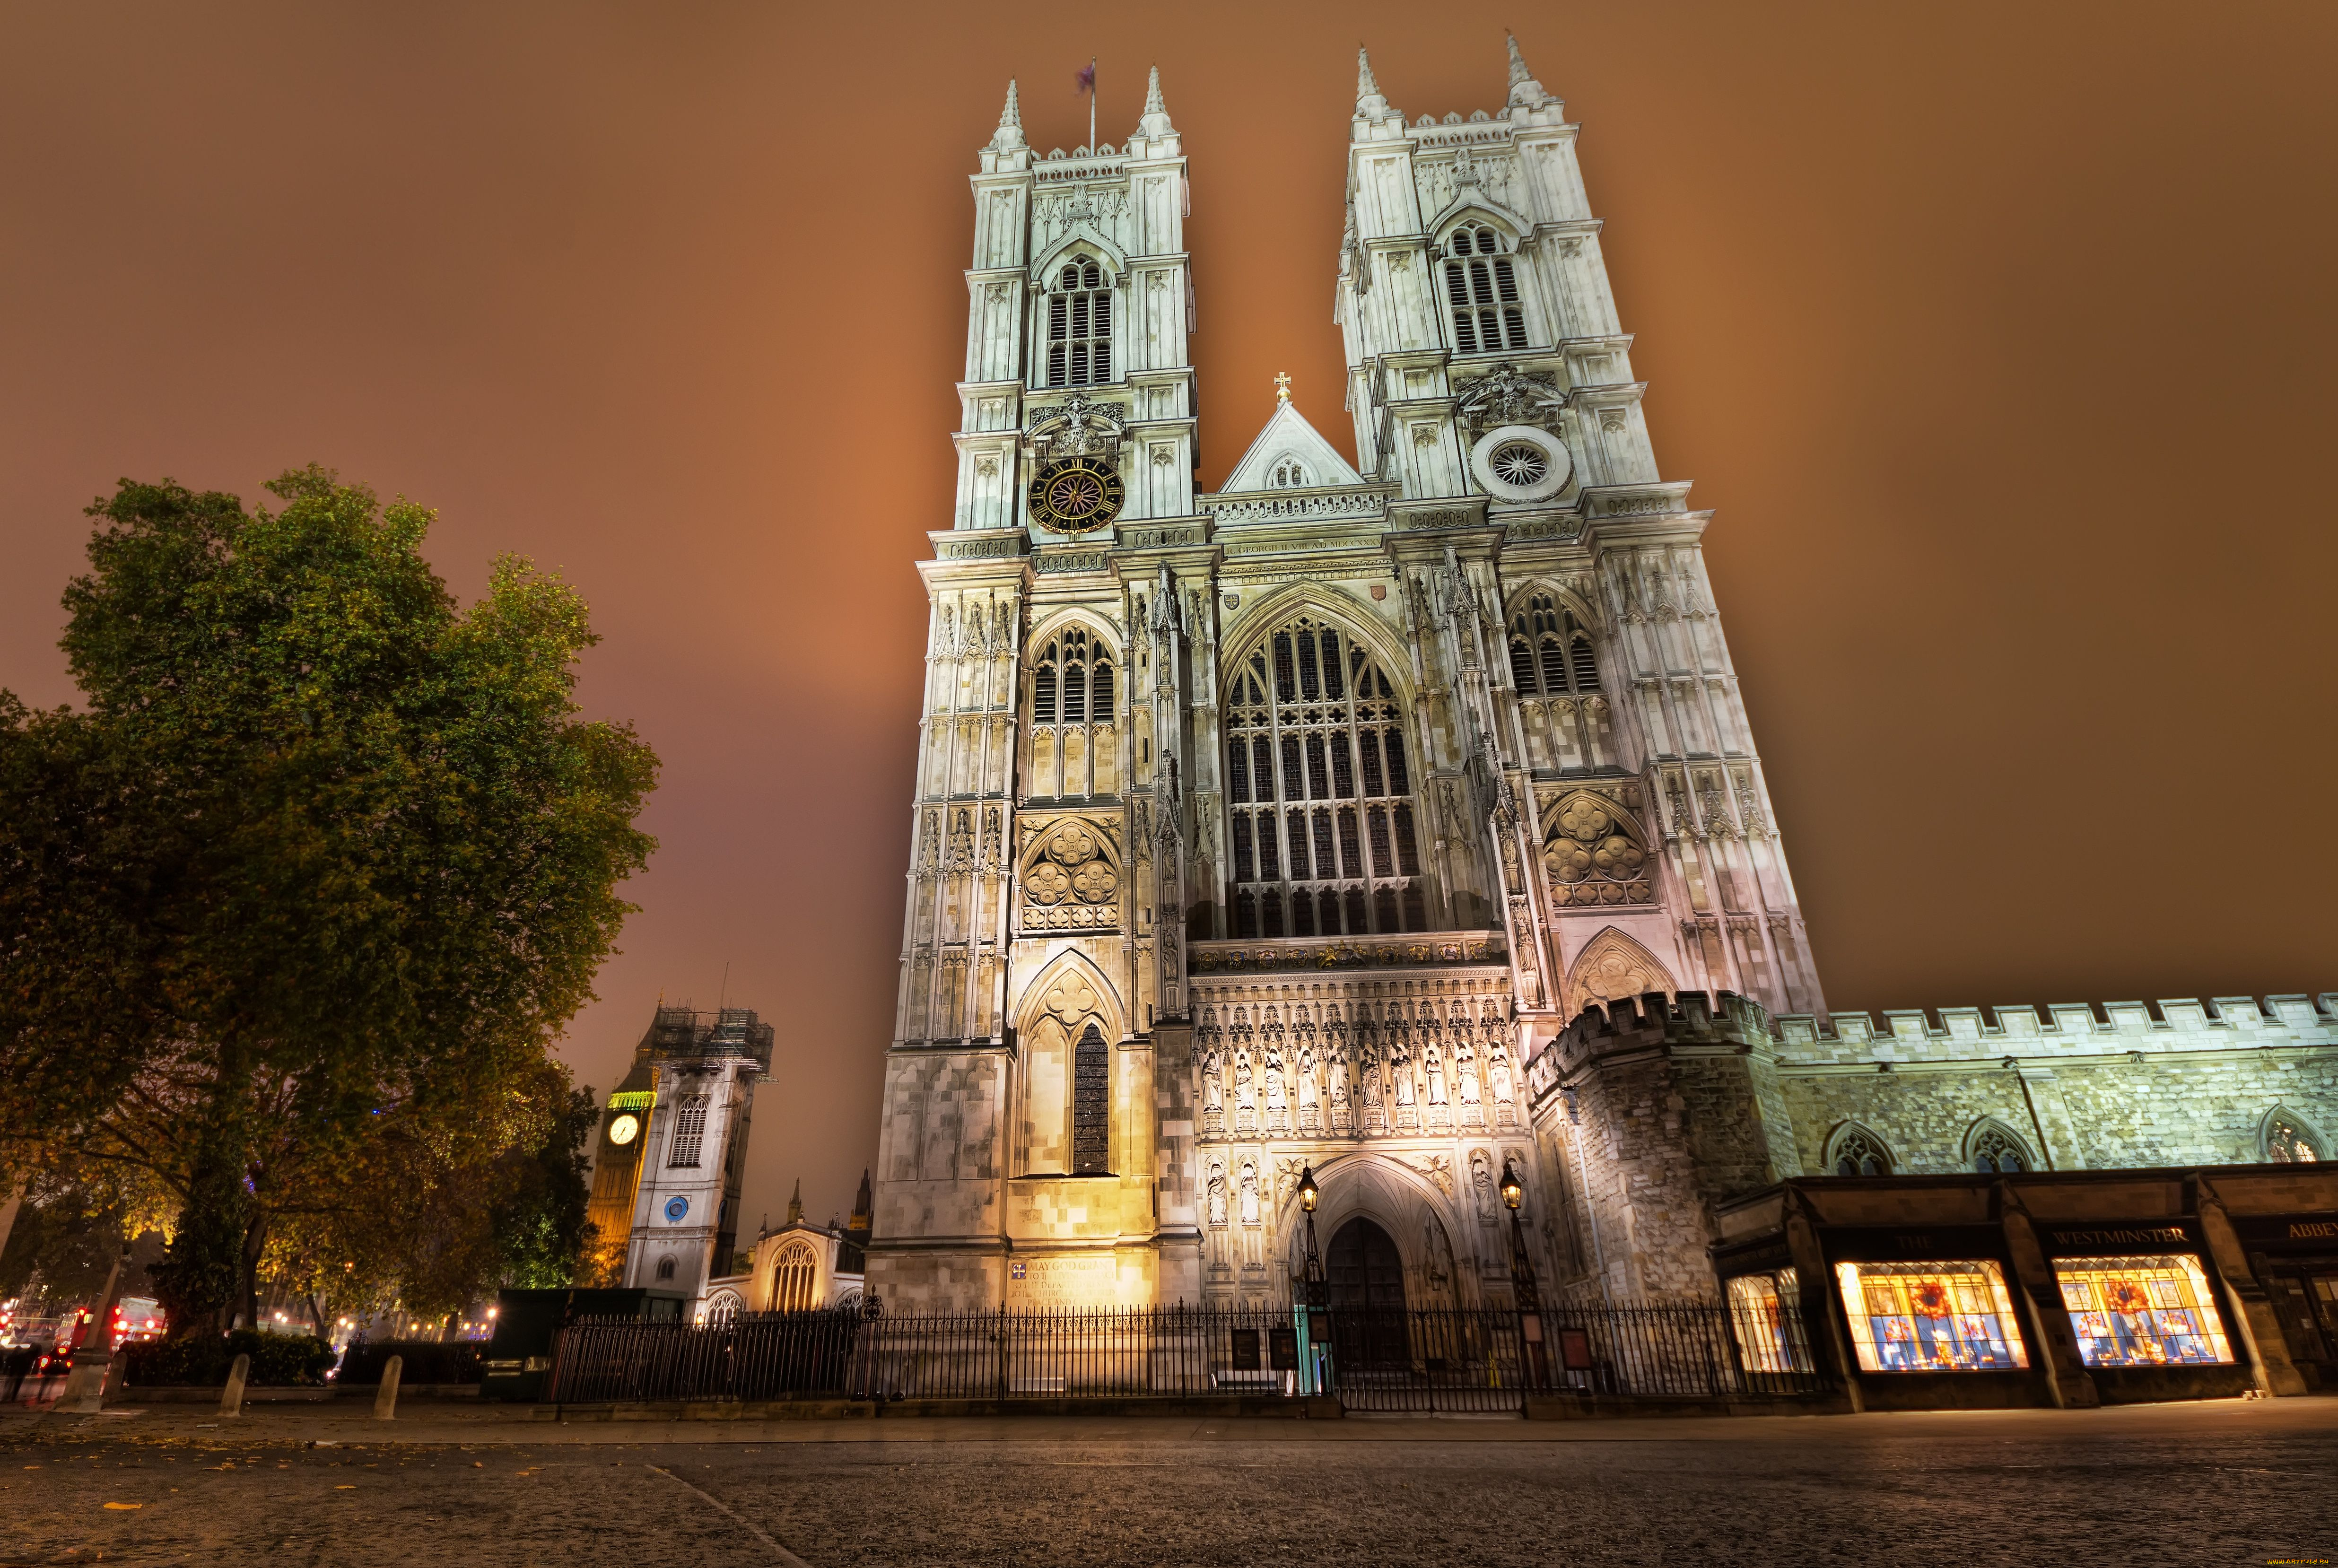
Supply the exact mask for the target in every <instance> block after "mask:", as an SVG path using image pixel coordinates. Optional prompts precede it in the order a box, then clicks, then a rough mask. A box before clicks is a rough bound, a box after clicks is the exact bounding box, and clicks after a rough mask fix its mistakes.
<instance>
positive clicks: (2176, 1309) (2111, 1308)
mask: <svg viewBox="0 0 2338 1568" xmlns="http://www.w3.org/2000/svg"><path fill="white" fill-rule="evenodd" d="M2054 1279H2055V1282H2056V1283H2057V1284H2058V1285H2060V1286H2061V1288H2062V1305H2063V1306H2064V1307H2065V1308H2068V1310H2069V1314H2070V1327H2071V1328H2073V1329H2075V1330H2077V1332H2078V1354H2079V1356H2080V1357H2083V1358H2084V1359H2085V1361H2086V1363H2087V1366H2089V1367H2178V1366H2186V1365H2193V1366H2200V1365H2207V1364H2211V1363H2217V1362H2225V1363H2229V1362H2230V1361H2231V1360H2232V1358H2233V1352H2232V1349H2231V1348H2230V1347H2229V1346H2228V1345H2226V1344H2225V1324H2224V1320H2223V1319H2222V1318H2218V1317H2217V1316H2216V1299H2215V1296H2214V1295H2213V1294H2211V1292H2210V1291H2209V1289H2208V1277H2207V1276H2206V1275H2205V1274H2204V1273H2202V1272H2201V1270H2200V1259H2197V1258H2195V1257H2193V1256H2191V1255H2190V1254H2189V1253H2183V1252H2177V1253H2172V1254H2169V1255H2168V1256H2166V1257H2161V1258H2057V1259H2054Z"/></svg>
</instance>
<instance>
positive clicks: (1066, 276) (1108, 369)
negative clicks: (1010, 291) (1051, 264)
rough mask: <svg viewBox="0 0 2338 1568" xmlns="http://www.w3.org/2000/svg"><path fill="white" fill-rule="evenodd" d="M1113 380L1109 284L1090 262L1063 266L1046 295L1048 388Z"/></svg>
mask: <svg viewBox="0 0 2338 1568" xmlns="http://www.w3.org/2000/svg"><path fill="white" fill-rule="evenodd" d="M1111 379H1112V280H1111V279H1109V278H1106V277H1105V274H1104V270H1103V269H1102V268H1100V267H1098V266H1097V265H1096V264H1095V262H1093V261H1072V262H1067V263H1066V265H1065V267H1064V270H1063V271H1061V272H1060V273H1058V274H1056V287H1055V290H1054V291H1053V292H1052V293H1050V294H1049V295H1048V296H1047V385H1048V386H1050V387H1096V386H1101V385H1102V384H1103V383H1105V382H1106V381H1109V380H1111Z"/></svg>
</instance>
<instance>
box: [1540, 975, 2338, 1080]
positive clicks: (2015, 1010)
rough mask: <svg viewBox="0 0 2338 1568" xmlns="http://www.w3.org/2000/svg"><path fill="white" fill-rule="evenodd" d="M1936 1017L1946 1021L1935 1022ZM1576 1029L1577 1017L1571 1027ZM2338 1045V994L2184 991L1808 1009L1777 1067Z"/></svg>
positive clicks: (1787, 1035) (1781, 1031)
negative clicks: (1822, 1012) (2148, 999)
mask: <svg viewBox="0 0 2338 1568" xmlns="http://www.w3.org/2000/svg"><path fill="white" fill-rule="evenodd" d="M1935 1018H1937V1019H1938V1022H1937V1023H1936V1022H1934V1020H1935ZM1570 1027H1572V1025H1570ZM2284 1045H2291V1046H2331V1047H2338V994H2333V993H2330V992H2324V993H2323V994H2322V995H2318V996H2305V995H2292V996H2267V997H2265V998H2264V999H2263V1000H2262V1001H2260V1000H2259V999H2258V998H2256V997H2254V996H2216V997H2211V998H2205V999H2203V998H2198V997H2188V996H2187V997H2181V998H2176V999H2171V1000H2166V1001H2160V1002H2152V1003H2144V1002H2107V1003H2103V1004H2100V1005H2097V1004H2094V1003H2088V1002H2069V1003H2059V1002H2058V1003H2053V1004H2049V1005H2048V1006H2047V1007H2046V1008H2045V1009H2044V1010H2043V1011H2042V1012H2041V1011H2040V1010H2039V1009H2038V1008H2037V1007H2034V1006H2031V1005H2027V1004H2018V1005H1999V1006H1995V1007H1991V1008H1989V1009H1987V1010H1986V1011H1984V1010H1983V1009H1981V1008H1979V1007H1942V1008H1939V1009H1937V1010H1934V1011H1927V1010H1926V1009H1924V1008H1920V1007H1912V1008H1901V1009H1895V1010H1892V1011H1890V1012H1886V1013H1884V1014H1881V1021H1880V1022H1879V1020H1878V1019H1877V1018H1876V1017H1874V1016H1871V1015H1870V1014H1865V1013H1836V1014H1832V1015H1831V1016H1830V1017H1828V1018H1826V1019H1825V1020H1824V1021H1823V1022H1822V1021H1821V1020H1820V1019H1818V1018H1815V1017H1813V1016H1812V1015H1811V1014H1807V1013H1800V1014H1786V1015H1784V1016H1783V1017H1780V1018H1779V1019H1778V1020H1777V1055H1778V1065H1779V1067H1780V1068H1781V1069H1782V1070H1784V1071H1789V1072H1791V1071H1793V1069H1795V1068H1797V1067H1814V1066H1833V1065H1852V1064H1860V1063H1903V1062H1904V1063H1917V1062H1958V1061H1970V1060H1972V1059H1976V1058H1983V1057H2005V1056H2020V1057H2055V1056H2068V1057H2073V1058H2076V1057H2087V1056H2102V1055H2107V1054H2114V1053H2118V1054H2127V1053H2135V1054H2151V1053H2174V1052H2186V1051H2230V1050H2242V1049H2252V1048H2261V1047H2267V1046H2274V1047H2278V1046H2284Z"/></svg>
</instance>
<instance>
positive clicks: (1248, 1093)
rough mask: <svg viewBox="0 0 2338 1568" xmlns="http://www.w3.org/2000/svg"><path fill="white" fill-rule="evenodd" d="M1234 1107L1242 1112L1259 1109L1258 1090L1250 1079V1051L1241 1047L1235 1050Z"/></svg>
mask: <svg viewBox="0 0 2338 1568" xmlns="http://www.w3.org/2000/svg"><path fill="white" fill-rule="evenodd" d="M1234 1109H1235V1110H1237V1111H1242V1112H1250V1111H1255V1110H1257V1109H1258V1090H1257V1089H1256V1087H1255V1086H1253V1085H1252V1083H1251V1079H1250V1053H1249V1051H1247V1050H1245V1049H1241V1048H1237V1049H1236V1050H1235V1052H1234Z"/></svg>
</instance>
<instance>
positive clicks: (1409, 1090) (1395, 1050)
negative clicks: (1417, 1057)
mask: <svg viewBox="0 0 2338 1568" xmlns="http://www.w3.org/2000/svg"><path fill="white" fill-rule="evenodd" d="M1389 1076H1390V1078H1392V1079H1394V1080H1395V1081H1396V1103H1398V1104H1399V1105H1400V1106H1401V1105H1410V1104H1411V1103H1412V1100H1413V1087H1412V1058H1411V1056H1410V1054H1409V1053H1408V1052H1406V1050H1405V1048H1404V1042H1403V1041H1401V1040H1398V1041H1394V1042H1391V1043H1390V1045H1389Z"/></svg>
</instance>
